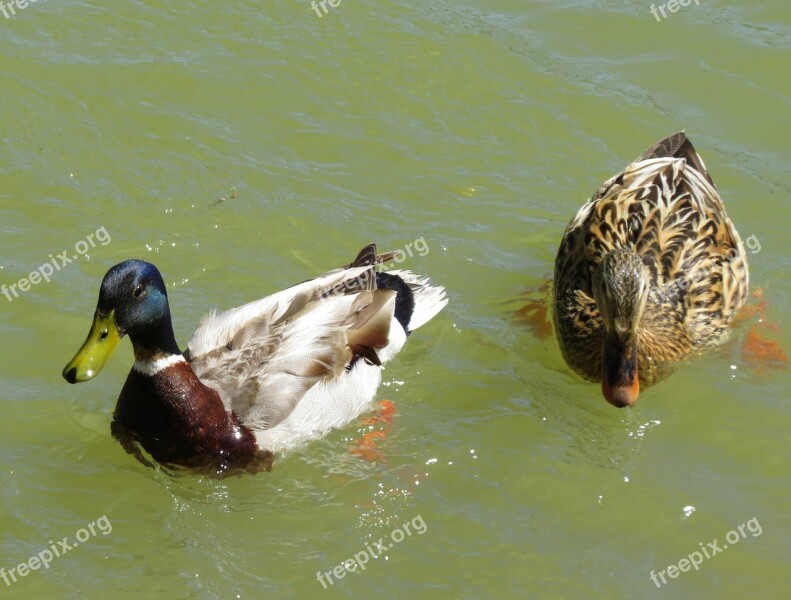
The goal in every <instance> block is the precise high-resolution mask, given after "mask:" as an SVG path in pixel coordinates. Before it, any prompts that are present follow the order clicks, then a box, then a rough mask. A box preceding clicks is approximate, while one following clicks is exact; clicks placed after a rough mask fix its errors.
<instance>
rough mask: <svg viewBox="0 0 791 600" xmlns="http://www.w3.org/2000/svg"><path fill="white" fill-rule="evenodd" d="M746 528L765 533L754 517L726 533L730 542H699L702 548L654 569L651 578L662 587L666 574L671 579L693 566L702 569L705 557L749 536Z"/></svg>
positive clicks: (715, 553) (751, 531)
mask: <svg viewBox="0 0 791 600" xmlns="http://www.w3.org/2000/svg"><path fill="white" fill-rule="evenodd" d="M745 529H746V530H747V531H749V532H750V533H751V534H752V537H758V536H759V535H761V534H762V533H763V529H762V528H761V524H760V523H759V522H758V519H757V518H756V517H753V518H752V519H750V520H749V521H747V522H746V523H742V524H741V525H739V526H738V527H737V528H736V529H732V530H731V531H729V532H728V533H727V534H725V541H726V542H728V543H727V544H723V545H722V546H720V544H719V541H718V540H717V539H715V540H714V541H713V542H708V543H707V544H706V545H705V546H704V545H703V542H699V543H698V546H700V550H695V551H694V552H691V553H690V554H689V556H687V557H686V558H682V559H681V560H680V561H678V563H677V564H674V565H670V566H669V567H667V569H662V570H661V571H659V572H658V573H657V572H656V571H654V570H653V569H652V570H651V572H650V573H649V574H648V576H649V577H650V578H651V581H653V582H654V584H655V585H656V587H662V585H664V584H665V583H667V579H665V574H667V576H668V577H670V579H675V578H676V577H678V576H679V575H680V574H681V573H686V572H687V571H689V570H690V569H692V568H693V567H694V568H695V570H696V571H700V565H701V564H702V563H703V560H704V559H706V560H707V559H709V558H714V557H715V556H717V555H718V554H719V553H720V552H724V551H725V550H727V549H728V548H729V547H730V546H734V545H736V544H738V543H739V542H740V541H742V540H743V539H745V538H746V537H747V533H746V532H745ZM660 579H661V580H662V582H661V583H660V582H659V580H660Z"/></svg>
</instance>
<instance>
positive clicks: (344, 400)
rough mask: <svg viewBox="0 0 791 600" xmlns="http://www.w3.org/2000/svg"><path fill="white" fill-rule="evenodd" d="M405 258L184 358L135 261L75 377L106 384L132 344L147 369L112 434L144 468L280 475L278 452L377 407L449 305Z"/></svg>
mask: <svg viewBox="0 0 791 600" xmlns="http://www.w3.org/2000/svg"><path fill="white" fill-rule="evenodd" d="M391 258H394V253H389V254H385V255H379V256H377V254H376V246H374V245H373V244H371V245H369V246H366V247H365V248H363V249H362V251H361V252H360V253H359V255H358V256H357V258H356V259H355V260H354V262H352V263H351V264H350V265H348V266H346V267H344V268H340V269H336V270H333V271H330V272H328V273H325V274H324V275H322V276H320V277H317V278H316V279H312V280H310V281H306V282H303V283H301V284H298V285H295V286H293V287H291V288H288V289H287V290H285V291H282V292H279V293H276V294H274V295H272V296H269V297H267V298H264V299H262V300H258V301H256V302H252V303H250V304H246V305H244V306H241V307H239V308H234V309H231V310H228V311H225V312H222V313H211V314H209V315H208V316H207V317H205V318H204V319H203V320H202V321H201V323H200V324H199V325H198V328H197V330H196V331H195V333H194V334H193V335H192V338H191V339H190V340H189V342H188V344H187V350H186V351H185V352H181V350H180V349H179V347H178V345H177V344H176V339H175V337H174V335H173V325H172V323H171V315H170V308H169V305H168V296H167V291H166V289H165V283H164V281H163V280H162V276H161V275H160V273H159V271H158V270H157V268H156V267H155V266H154V265H152V264H150V263H147V262H145V261H142V260H128V261H125V262H122V263H120V264H118V265H115V266H114V267H112V268H111V269H110V270H109V271H108V272H107V274H106V275H105V276H104V280H103V281H102V286H101V290H100V292H99V302H98V304H97V307H96V313H95V316H94V320H93V326H92V327H91V330H90V333H89V334H88V338H87V339H86V341H85V343H84V344H83V346H82V348H81V349H80V350H79V352H78V353H77V355H76V356H75V357H74V358H73V359H72V361H71V362H69V364H67V365H66V367H65V368H64V370H63V377H64V378H65V379H66V380H67V381H68V382H70V383H77V382H82V381H87V380H89V379H92V378H93V377H95V376H96V375H97V374H98V373H99V371H100V370H101V369H102V367H103V366H104V364H105V362H106V361H107V359H108V357H109V356H110V354H111V353H112V352H113V350H114V349H115V348H116V346H117V345H118V343H119V342H120V340H121V338H122V337H123V336H125V335H129V338H130V339H131V341H132V346H133V348H134V355H135V363H134V366H133V367H132V370H131V371H130V372H129V375H128V377H127V379H126V383H125V385H124V387H123V389H122V391H121V395H120V397H119V399H118V404H117V405H116V409H115V414H114V422H113V433H114V435H115V436H116V437H117V438H119V440H120V441H121V442H122V443H123V444H124V446H125V447H126V448H127V449H128V450H129V451H130V452H133V453H135V454H136V455H137V456H138V457H139V458H140V459H141V460H144V461H145V457H143V455H142V453H140V451H139V447H138V444H139V445H140V446H142V447H143V448H144V449H145V450H146V451H147V452H148V453H149V454H150V455H151V456H152V457H153V458H154V459H156V460H157V461H159V462H161V463H164V464H167V465H175V466H185V467H191V468H196V469H200V470H210V471H216V472H224V471H227V470H229V469H233V470H238V469H246V470H253V471H254V470H258V469H259V468H268V466H269V465H270V463H271V457H272V454H273V453H274V452H278V451H280V450H284V449H286V448H289V447H292V446H294V445H297V444H300V443H302V442H304V441H306V440H308V439H311V438H315V437H319V436H321V435H323V434H324V433H326V432H328V431H329V430H331V429H333V428H335V427H340V426H343V425H345V424H347V423H349V422H350V421H352V420H353V419H354V418H356V417H357V416H358V415H360V414H361V413H362V412H363V411H365V410H367V409H369V408H370V406H371V401H372V400H373V397H374V394H375V392H376V389H377V387H378V386H379V383H380V381H381V370H382V365H383V364H384V363H386V362H387V361H388V360H390V359H391V358H392V357H393V356H395V355H396V354H397V353H398V352H399V351H400V350H401V348H402V347H403V345H404V343H405V342H406V339H407V336H408V335H409V334H410V333H411V332H412V331H414V330H415V329H417V328H418V327H420V326H422V325H424V324H425V323H427V322H428V321H429V320H431V319H432V318H433V317H434V316H435V315H436V314H437V313H439V311H440V310H442V308H443V307H444V306H445V305H446V304H447V301H448V300H447V297H446V295H445V290H444V289H443V288H442V287H439V286H432V285H431V284H430V283H429V281H428V279H426V278H422V277H419V276H417V275H415V274H414V273H412V272H410V271H390V272H377V269H376V266H377V264H379V263H381V262H384V261H387V260H390V259H391Z"/></svg>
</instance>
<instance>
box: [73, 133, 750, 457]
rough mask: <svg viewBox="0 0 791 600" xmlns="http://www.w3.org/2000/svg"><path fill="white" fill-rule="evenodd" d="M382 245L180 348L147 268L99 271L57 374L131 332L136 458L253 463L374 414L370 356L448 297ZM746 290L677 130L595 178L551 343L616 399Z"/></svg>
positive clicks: (562, 285)
mask: <svg viewBox="0 0 791 600" xmlns="http://www.w3.org/2000/svg"><path fill="white" fill-rule="evenodd" d="M392 257H393V255H392V254H390V255H382V256H377V254H376V248H375V246H373V245H370V246H366V247H365V248H363V250H362V251H361V252H360V254H359V255H358V256H357V258H356V260H355V261H354V262H352V263H351V264H350V265H348V266H347V267H344V268H341V269H336V270H334V271H330V272H329V273H326V274H324V275H322V276H320V277H318V278H316V279H313V280H311V281H306V282H304V283H301V284H299V285H296V286H294V287H291V288H289V289H287V290H285V291H282V292H279V293H277V294H274V295H273V296H269V297H267V298H264V299H263V300H258V301H257V302H252V303H250V304H247V305H245V306H242V307H240V308H235V309H232V310H229V311H226V312H223V313H219V314H218V313H212V314H210V315H209V316H208V317H206V318H205V319H204V320H203V321H202V322H201V323H200V325H199V326H198V329H197V330H196V331H195V333H194V334H193V336H192V338H191V339H190V341H189V343H188V348H187V350H186V351H185V352H183V353H182V352H181V351H180V350H179V347H178V345H177V344H176V341H175V337H174V335H173V327H172V324H171V316H170V309H169V306H168V298H167V292H166V290H165V284H164V282H163V281H162V276H161V275H160V273H159V271H158V270H157V269H156V267H154V265H152V264H150V263H147V262H144V261H139V260H130V261H126V262H123V263H121V264H118V265H116V266H114V267H113V268H112V269H110V270H109V271H108V272H107V274H106V275H105V277H104V280H103V282H102V287H101V291H100V294H99V302H98V305H97V308H96V314H95V317H94V322H93V326H92V328H91V331H90V334H89V335H88V339H87V340H86V342H85V344H84V345H83V347H82V348H81V350H80V351H79V352H78V353H77V355H76V356H75V357H74V359H73V360H72V361H71V362H70V363H69V364H68V365H66V368H65V369H64V370H63V376H64V377H65V378H66V380H67V381H69V382H71V383H76V382H79V381H86V380H88V379H91V378H93V377H94V376H95V375H96V374H97V373H98V372H99V371H100V370H101V368H102V366H103V365H104V364H105V361H106V360H107V357H108V356H109V355H110V354H111V353H112V351H113V349H114V348H115V347H116V346H117V345H118V343H119V341H120V339H121V337H123V336H124V335H126V334H128V335H129V337H130V339H131V340H132V345H133V347H134V353H135V364H134V366H133V368H132V370H131V371H130V373H129V376H128V377H127V380H126V384H125V385H124V387H123V390H122V391H121V395H120V398H119V399H118V404H117V406H116V410H115V415H114V426H113V431H114V433H115V434H116V436H117V437H119V439H121V441H122V442H123V443H124V444H125V445H126V447H127V448H128V449H129V450H130V452H138V450H137V448H138V446H137V445H138V444H139V445H141V446H142V447H143V448H144V449H145V450H147V451H148V452H149V453H150V454H151V456H153V457H154V458H155V459H156V460H158V461H160V462H162V463H166V464H173V465H182V466H188V467H209V468H211V469H216V470H218V471H223V470H226V469H228V468H235V467H242V468H248V469H252V470H255V469H256V468H258V467H259V466H260V465H268V464H269V461H270V460H271V456H272V453H273V452H277V451H279V450H283V449H285V448H288V447H291V446H293V445H296V444H299V443H301V442H303V441H305V440H308V439H311V438H315V437H318V436H320V435H322V434H324V433H326V432H327V431H329V430H330V429H333V428H335V427H340V426H343V425H345V424H347V423H349V422H350V421H351V420H353V419H354V418H356V417H357V416H358V415H359V414H361V413H362V412H363V411H365V410H366V409H368V408H369V407H370V404H371V401H372V399H373V397H374V394H375V392H376V389H377V387H378V386H379V383H380V380H381V368H382V365H383V364H384V363H385V362H387V361H388V360H389V359H390V358H392V357H393V356H394V355H395V354H397V353H398V351H399V350H400V349H401V347H402V346H403V345H404V342H405V341H406V338H407V336H408V335H409V334H410V332H412V331H413V330H415V329H417V328H418V327H420V326H421V325H423V324H425V323H426V322H428V321H429V320H430V319H431V318H433V317H434V316H435V315H436V314H437V313H438V312H439V311H440V310H442V308H443V307H444V306H445V305H446V304H447V298H446V295H445V291H444V289H443V288H442V287H438V286H432V285H431V284H430V283H429V281H428V279H425V278H421V277H418V276H416V275H415V274H413V273H411V272H409V271H394V272H389V273H377V272H376V265H377V264H378V263H380V262H383V261H387V260H389V259H390V258H392ZM747 286H748V273H747V261H746V258H745V252H744V247H743V244H742V242H741V239H740V238H739V234H738V233H737V232H736V229H735V228H734V226H733V224H732V223H731V222H730V220H729V219H728V217H727V216H726V214H725V208H724V207H723V205H722V201H721V200H720V197H719V194H718V193H717V190H716V188H715V187H714V183H713V181H712V180H711V177H710V176H709V174H708V171H707V170H706V167H705V166H704V164H703V161H702V160H701V159H700V157H699V156H698V154H697V153H696V152H695V150H694V148H693V147H692V144H691V143H690V141H689V140H688V139H687V138H686V136H685V135H684V134H683V133H678V134H675V135H673V136H670V137H668V138H666V139H664V140H662V141H661V142H659V143H658V144H656V145H654V146H652V147H651V148H649V149H648V150H647V151H646V152H644V153H643V154H642V155H641V156H640V157H639V158H638V159H637V160H636V161H634V162H633V163H632V164H630V165H629V166H628V167H626V169H624V170H623V171H622V172H620V173H618V174H617V175H616V176H614V177H613V178H611V179H610V180H608V181H607V182H605V183H604V185H602V186H601V187H600V188H599V190H598V191H597V192H596V193H595V194H594V195H593V197H592V198H591V200H590V201H589V202H588V203H586V204H585V205H584V206H583V207H582V208H581V209H580V210H579V212H578V213H577V215H576V217H574V219H573V220H572V221H571V223H570V224H569V226H568V228H567V229H566V232H565V234H564V236H563V240H562V242H561V245H560V249H559V251H558V255H557V260H556V263H555V278H554V303H553V304H554V310H553V315H554V324H555V329H556V332H557V335H558V339H559V342H560V348H561V350H562V353H563V356H564V358H565V360H566V362H567V363H568V364H569V366H570V367H571V368H572V369H573V370H574V371H576V372H577V373H579V374H580V375H582V376H583V377H584V378H586V379H589V380H591V381H601V385H602V392H603V394H604V397H605V398H606V399H607V400H608V401H609V402H610V403H612V404H614V405H616V406H628V405H631V404H633V403H634V402H635V400H636V399H637V396H638V394H639V390H640V386H641V385H642V386H647V385H651V384H652V383H654V382H656V381H658V380H659V379H661V378H662V377H663V376H665V375H666V374H667V373H668V371H669V368H670V366H671V365H672V364H673V363H676V362H678V361H681V360H683V359H685V358H686V357H688V356H689V355H690V354H692V353H694V352H697V351H700V350H703V349H705V348H709V347H711V346H714V345H716V344H718V343H720V342H721V341H723V339H724V337H725V336H726V334H727V331H728V324H729V323H730V321H731V320H732V319H733V316H734V314H735V312H736V310H737V309H738V308H739V307H740V306H742V305H743V304H744V302H745V298H746V295H747ZM138 455H139V454H138ZM139 456H140V455H139ZM141 458H142V457H141Z"/></svg>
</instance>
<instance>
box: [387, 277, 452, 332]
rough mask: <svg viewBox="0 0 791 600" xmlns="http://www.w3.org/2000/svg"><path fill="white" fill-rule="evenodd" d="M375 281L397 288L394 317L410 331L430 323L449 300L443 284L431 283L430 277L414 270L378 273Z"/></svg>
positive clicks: (405, 329)
mask: <svg viewBox="0 0 791 600" xmlns="http://www.w3.org/2000/svg"><path fill="white" fill-rule="evenodd" d="M376 285H377V287H379V288H387V289H391V290H395V292H396V308H395V318H396V319H397V320H398V322H399V323H401V326H402V327H403V328H404V331H405V332H406V334H407V335H409V334H410V333H411V332H412V331H414V330H415V329H417V328H418V327H421V326H423V325H425V324H426V323H428V322H429V321H430V320H431V319H433V318H434V317H435V316H436V315H437V314H438V313H439V311H441V310H442V309H443V308H445V306H446V305H447V304H448V296H447V294H446V293H445V288H444V287H442V286H439V285H431V281H430V280H429V278H428V277H421V276H420V275H416V274H415V273H413V272H412V271H387V272H383V273H377V274H376Z"/></svg>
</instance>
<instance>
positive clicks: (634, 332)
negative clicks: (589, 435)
mask: <svg viewBox="0 0 791 600" xmlns="http://www.w3.org/2000/svg"><path fill="white" fill-rule="evenodd" d="M748 282H749V275H748V272H747V258H746V256H745V252H744V246H743V244H742V240H741V238H740V237H739V234H738V233H737V232H736V228H735V227H734V226H733V223H731V221H730V219H728V216H727V215H726V214H725V207H724V206H723V204H722V200H721V199H720V196H719V194H718V193H717V190H716V188H715V187H714V182H713V181H712V179H711V177H710V176H709V173H708V171H707V170H706V167H705V165H704V164H703V161H702V160H701V158H700V156H698V154H697V152H695V149H694V148H693V146H692V143H691V142H690V141H689V140H688V139H687V137H686V135H685V134H684V133H683V132H682V133H677V134H675V135H671V136H670V137H668V138H665V139H664V140H662V141H660V142H659V143H658V144H656V145H655V146H652V147H651V148H649V149H648V150H646V151H645V152H644V153H643V154H642V155H641V156H640V157H639V158H638V159H637V160H635V161H634V162H633V163H632V164H630V165H629V166H628V167H626V169H624V170H623V171H622V172H620V173H618V174H617V175H615V176H614V177H613V178H611V179H610V180H608V181H606V182H605V183H604V185H602V186H601V187H600V188H599V190H598V191H597V192H596V193H595V194H594V195H593V197H592V198H591V199H590V201H588V202H587V203H586V204H585V205H584V206H583V207H582V208H581V209H580V210H579V212H578V213H577V215H576V216H575V217H574V219H572V221H571V223H569V226H568V227H567V228H566V232H565V233H564V234H563V240H562V241H561V243H560V249H559V250H558V255H557V259H556V260H555V283H554V311H553V314H554V323H555V331H556V332H557V334H558V340H559V344H560V349H561V351H562V353H563V358H564V359H565V360H566V362H567V363H568V365H569V366H570V367H571V368H572V369H573V370H574V371H576V372H577V373H579V374H580V375H581V376H582V377H584V378H585V379H588V380H589V381H601V383H602V392H603V394H604V397H605V398H606V399H607V400H608V401H609V402H610V403H611V404H614V405H615V406H619V407H622V406H629V405H632V404H633V403H634V402H635V400H637V396H638V394H639V391H640V385H641V384H642V385H644V386H648V385H651V384H653V383H655V382H656V381H658V380H659V379H661V378H662V377H664V376H665V375H667V374H668V373H669V366H670V365H671V364H672V363H675V362H678V361H680V360H683V359H685V358H686V357H688V356H689V355H690V354H692V353H693V352H696V351H699V350H703V349H706V348H709V347H712V346H715V345H717V344H719V343H721V342H722V341H724V338H725V337H726V336H727V332H728V324H729V323H730V321H731V319H733V316H734V314H735V312H736V310H737V309H738V308H739V307H740V306H742V305H743V304H744V302H745V299H746V297H747V286H748Z"/></svg>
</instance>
